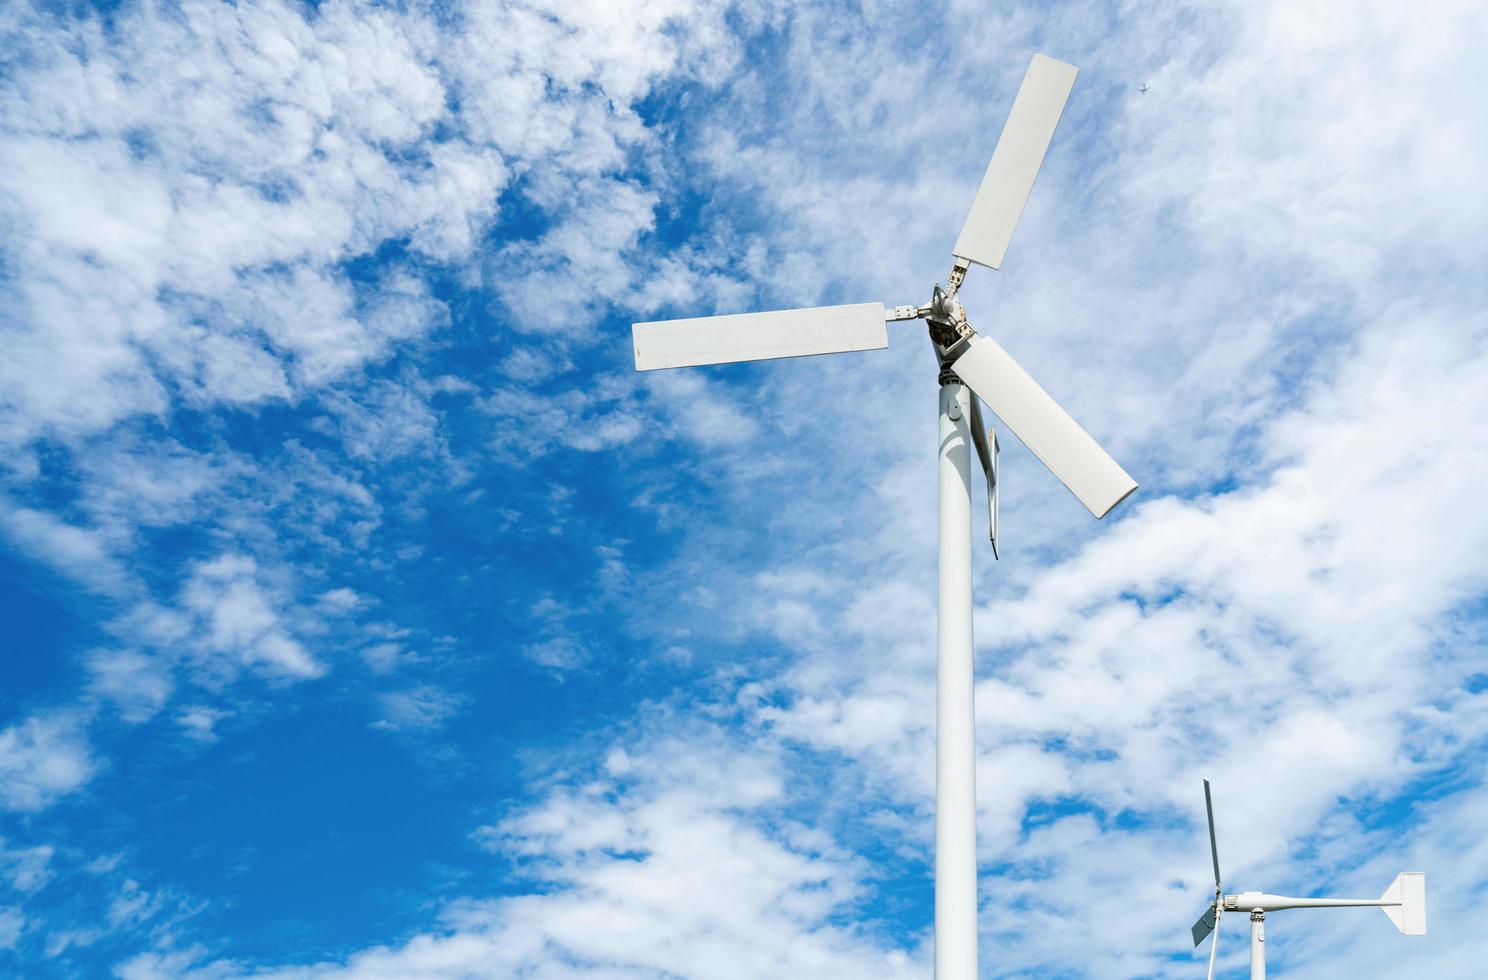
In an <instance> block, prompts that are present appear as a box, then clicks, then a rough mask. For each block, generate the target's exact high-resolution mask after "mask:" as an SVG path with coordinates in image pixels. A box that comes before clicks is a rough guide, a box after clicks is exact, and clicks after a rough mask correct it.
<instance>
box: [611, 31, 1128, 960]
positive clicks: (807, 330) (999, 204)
mask: <svg viewBox="0 0 1488 980" xmlns="http://www.w3.org/2000/svg"><path fill="white" fill-rule="evenodd" d="M1075 74H1076V70H1075V68H1074V67H1073V66H1072V65H1067V64H1065V63H1063V62H1061V61H1055V60H1054V59H1053V58H1049V57H1046V56H1044V55H1041V54H1036V55H1034V56H1033V62H1032V64H1030V65H1029V67H1028V73H1027V75H1025V76H1024V78H1023V84H1022V86H1021V87H1020V88H1019V89H1018V95H1017V97H1016V98H1015V99H1014V101H1013V108H1012V110H1011V112H1010V113H1009V114H1008V119H1007V122H1006V124H1005V125H1004V126H1003V130H1002V136H1001V137H1000V138H999V139H998V141H997V147H996V149H995V150H994V151H993V153H992V160H991V162H990V163H989V164H988V165H987V172H986V174H985V175H984V176H983V178H982V183H981V187H980V189H979V190H978V191H977V194H976V197H975V199H974V200H973V201H972V204H971V211H970V213H969V214H967V216H966V223H965V225H963V226H962V228H961V235H960V237H959V238H958V239H957V241H956V245H955V248H953V249H952V254H953V255H954V256H955V262H954V264H953V266H952V268H951V273H950V277H949V281H948V282H949V288H946V289H942V288H941V286H940V285H939V284H937V285H936V286H935V288H934V291H933V294H932V296H931V299H930V302H928V303H926V304H924V305H922V306H896V307H894V308H892V309H891V310H888V311H885V309H884V307H883V305H882V304H880V303H861V304H857V305H852V306H828V307H817V308H814V309H803V310H784V311H778V312H770V313H745V314H737V315H730V316H710V317H697V318H693V319H686V320H663V321H657V322H651V323H637V324H635V325H634V326H633V327H632V336H633V339H634V344H635V362H636V369H637V370H640V371H650V370H655V369H657V368H674V367H691V366H696V365H702V364H725V363H730V362H734V361H756V360H766V359H769V358H777V357H797V356H801V355H806V354H834V353H841V352H845V351H860V350H875V349H882V348H884V347H887V346H888V342H889V341H888V330H887V326H886V324H887V323H890V322H894V321H898V320H916V319H924V320H925V321H926V322H927V324H928V325H929V331H930V342H931V344H932V345H933V346H934V348H935V353H936V356H937V359H938V362H939V366H940V374H939V383H940V436H939V445H940V460H939V482H940V490H939V506H940V519H939V524H940V527H939V538H940V573H939V592H940V611H939V622H938V634H937V647H938V656H937V667H936V687H937V694H936V726H935V976H936V977H937V978H938V980H974V978H975V977H976V973H977V918H976V917H977V890H976V787H975V776H974V773H975V764H976V743H975V731H974V725H973V704H972V700H973V699H972V683H973V677H972V637H971V484H970V469H971V451H970V448H969V447H971V446H973V445H974V446H975V447H976V450H977V456H978V458H979V459H980V461H981V464H982V469H983V471H984V473H985V475H986V479H987V511H988V525H989V526H988V535H989V537H990V538H991V540H992V548H993V554H994V555H995V554H996V551H997V494H998V466H997V448H998V446H997V433H996V431H995V430H994V431H992V432H991V433H988V432H987V431H986V429H985V427H984V426H983V424H982V417H981V408H980V405H979V403H978V399H980V400H981V401H983V402H986V403H987V406H988V407H989V408H990V409H991V410H992V411H993V412H995V413H996V414H997V416H998V417H999V418H1000V419H1002V421H1003V423H1004V424H1006V425H1007V427H1008V428H1009V429H1011V430H1012V431H1013V433H1014V434H1016V435H1017V436H1018V438H1020V439H1022V440H1023V442H1024V443H1025V444H1026V445H1027V446H1028V448H1029V449H1031V450H1033V453H1034V455H1036V456H1037V457H1038V458H1039V459H1040V460H1041V461H1042V462H1043V463H1044V465H1045V466H1047V467H1048V468H1049V469H1050V470H1052V471H1053V473H1054V475H1055V476H1056V477H1058V478H1059V480H1060V481H1061V482H1063V483H1064V485H1065V486H1066V487H1068V488H1069V489H1070V491H1071V492H1072V493H1073V494H1074V495H1075V497H1077V498H1078V499H1079V501H1080V502H1081V503H1082V504H1084V505H1085V506H1086V507H1087V508H1089V510H1090V512H1091V513H1092V514H1093V515H1095V516H1096V517H1097V518H1100V517H1104V516H1105V515H1106V514H1107V513H1108V512H1109V511H1110V510H1111V508H1113V507H1115V506H1116V505H1117V504H1118V503H1120V502H1121V501H1122V500H1124V499H1126V497H1127V496H1129V495H1130V494H1131V493H1132V491H1134V490H1136V489H1137V484H1136V482H1135V481H1133V480H1132V478H1131V477H1130V476H1128V475H1127V473H1126V471H1125V470H1123V469H1122V468H1121V467H1120V466H1119V465H1117V463H1116V461H1115V460H1113V459H1112V458H1111V457H1110V456H1109V455H1107V454H1106V452H1105V450H1103V449H1102V448H1101V447H1100V446H1099V445H1097V444H1096V442H1095V440H1094V439H1092V438H1091V437H1090V436H1089V435H1088V434H1087V433H1086V432H1085V430H1084V429H1082V428H1080V426H1079V425H1078V424H1077V423H1076V422H1075V420H1074V419H1072V418H1070V416H1069V415H1068V414H1067V413H1066V412H1065V411H1064V409H1062V408H1060V407H1059V405H1058V404H1057V403H1056V402H1055V401H1054V399H1053V398H1051V397H1049V395H1048V393H1047V392H1045V391H1044V389H1043V388H1040V387H1039V385H1038V383H1037V382H1036V381H1034V380H1033V378H1031V377H1029V375H1028V372H1026V371H1024V370H1023V368H1022V367H1020V366H1019V365H1018V363H1017V362H1016V361H1014V360H1013V359H1012V357H1010V356H1009V355H1008V353H1007V352H1006V351H1004V350H1003V349H1002V347H1001V346H999V345H998V344H997V342H996V341H994V340H992V338H990V337H986V336H983V335H981V334H978V333H977V332H976V331H975V330H973V329H972V327H971V324H970V323H969V322H967V319H966V310H965V309H964V308H963V307H962V305H961V304H960V303H959V302H958V301H957V300H956V293H957V291H958V290H959V289H960V287H961V283H962V281H963V280H964V279H965V276H966V272H967V270H968V269H969V268H970V266H971V265H972V264H973V263H975V264H977V265H981V266H986V267H987V268H990V269H996V268H998V267H1000V266H1001V265H1002V261H1003V257H1004V255H1005V254H1006V252H1007V247H1008V243H1009V242H1010V241H1011V240H1012V237H1013V230H1014V229H1015V228H1016V227H1017V225H1018V219H1019V218H1020V217H1021V216H1022V214H1023V207H1024V205H1025V204H1026V203H1027V201H1028V195H1029V193H1030V191H1032V189H1033V182H1034V178H1035V177H1037V176H1038V171H1039V167H1040V166H1041V165H1042V164H1043V160H1044V154H1045V153H1046V152H1047V151H1048V149H1049V142H1050V140H1052V139H1053V137H1054V129H1055V127H1056V126H1057V125H1058V124H1059V117H1060V115H1061V114H1063V112H1064V106H1065V103H1066V102H1067V101H1068V100H1069V94H1070V91H1071V89H1073V88H1074V84H1075ZM968 387H969V388H970V389H971V391H972V392H975V396H976V397H973V396H972V395H971V394H970V393H968V391H967V388H968Z"/></svg>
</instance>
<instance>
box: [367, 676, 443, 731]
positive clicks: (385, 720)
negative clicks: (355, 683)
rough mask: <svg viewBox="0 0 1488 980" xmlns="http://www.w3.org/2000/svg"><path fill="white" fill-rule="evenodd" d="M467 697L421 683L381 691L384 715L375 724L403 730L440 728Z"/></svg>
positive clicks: (377, 726)
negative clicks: (394, 689) (400, 689)
mask: <svg viewBox="0 0 1488 980" xmlns="http://www.w3.org/2000/svg"><path fill="white" fill-rule="evenodd" d="M464 700H465V699H464V698H462V697H460V696H459V695H458V694H451V693H450V692H449V691H446V690H443V689H441V688H438V687H435V686H434V685H432V684H419V685H416V686H414V687H410V688H407V689H405V690H402V691H390V692H388V693H386V694H381V695H378V698H377V701H378V705H379V707H380V711H381V714H382V717H381V718H379V719H378V720H377V721H375V722H373V723H372V727H373V728H380V729H384V730H387V731H399V730H402V729H409V728H440V727H443V725H444V723H445V722H447V721H449V719H450V717H451V716H453V715H454V713H455V712H456V711H458V710H459V708H460V705H461V703H462V702H464Z"/></svg>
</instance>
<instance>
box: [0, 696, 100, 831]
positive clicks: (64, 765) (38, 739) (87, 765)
mask: <svg viewBox="0 0 1488 980" xmlns="http://www.w3.org/2000/svg"><path fill="white" fill-rule="evenodd" d="M85 724H86V719H84V718H82V717H80V716H78V715H77V714H73V713H68V712H53V713H50V714H34V715H31V716H30V717H28V718H26V719H25V720H24V721H19V722H16V723H15V724H12V725H10V726H9V727H7V728H5V729H0V803H3V804H4V806H5V808H6V809H8V810H19V811H22V812H28V811H34V810H41V809H43V808H45V807H47V806H49V805H50V804H51V803H52V802H53V801H54V800H55V799H56V798H57V797H59V796H61V795H63V794H64V793H70V792H71V791H73V790H75V789H77V788H78V787H79V786H81V785H82V784H83V783H85V782H87V781H88V779H89V778H90V777H92V775H93V773H94V772H95V771H96V769H97V768H98V763H97V762H96V761H95V760H94V758H93V754H92V750H91V748H90V747H89V744H88V739H87V734H86V730H85Z"/></svg>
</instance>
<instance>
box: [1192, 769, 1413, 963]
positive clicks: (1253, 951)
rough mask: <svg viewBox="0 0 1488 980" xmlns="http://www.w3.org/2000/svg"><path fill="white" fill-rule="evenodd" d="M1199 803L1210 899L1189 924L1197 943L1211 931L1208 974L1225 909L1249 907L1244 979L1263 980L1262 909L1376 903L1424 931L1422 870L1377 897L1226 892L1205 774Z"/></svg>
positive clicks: (1406, 926)
mask: <svg viewBox="0 0 1488 980" xmlns="http://www.w3.org/2000/svg"><path fill="white" fill-rule="evenodd" d="M1204 809H1205V810H1206V811H1207V812H1208V814H1209V855H1210V856H1211V857H1212V858H1213V859H1214V901H1212V902H1210V903H1209V908H1208V909H1207V910H1206V911H1205V912H1204V914H1203V915H1201V916H1199V921H1197V922H1195V923H1194V924H1193V930H1192V931H1193V941H1194V946H1195V947H1197V946H1198V945H1199V943H1202V942H1203V941H1204V939H1205V938H1206V937H1207V936H1208V935H1209V934H1210V933H1211V932H1212V933H1214V944H1213V945H1212V946H1210V947H1209V980H1214V957H1215V954H1216V953H1217V952H1218V951H1219V920H1220V918H1221V916H1223V915H1224V913H1226V912H1249V913H1250V980H1266V913H1267V912H1278V911H1280V910H1282V909H1336V908H1354V907H1358V906H1376V907H1378V908H1380V909H1383V910H1384V913H1385V914H1386V915H1388V916H1389V917H1390V921H1391V922H1393V923H1395V928H1396V929H1399V930H1400V932H1401V933H1402V934H1403V935H1406V936H1424V935H1426V875H1425V874H1424V873H1423V872H1420V871H1402V872H1401V873H1400V874H1398V875H1396V876H1395V880H1394V881H1392V882H1390V887H1389V888H1386V889H1385V893H1384V894H1383V895H1381V896H1380V897H1379V898H1375V899H1370V898H1288V897H1287V896H1285V895H1268V894H1266V893H1265V892H1239V893H1238V894H1232V895H1226V894H1225V892H1224V886H1223V885H1222V884H1220V876H1219V845H1218V844H1217V843H1216V842H1215V837H1214V798H1213V796H1211V795H1210V792H1209V780H1207V779H1206V780H1204Z"/></svg>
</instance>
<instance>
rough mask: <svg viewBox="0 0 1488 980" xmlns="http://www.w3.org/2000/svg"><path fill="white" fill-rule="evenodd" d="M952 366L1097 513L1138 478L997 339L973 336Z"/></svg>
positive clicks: (1112, 503) (1103, 512)
mask: <svg viewBox="0 0 1488 980" xmlns="http://www.w3.org/2000/svg"><path fill="white" fill-rule="evenodd" d="M951 368H952V370H954V371H955V372H956V375H957V376H958V377H960V379H961V380H962V381H964V382H966V384H967V385H969V386H970V387H971V390H972V391H974V392H976V394H977V395H978V396H979V397H980V398H981V399H982V401H984V402H986V403H987V407H988V408H990V409H991V410H992V411H993V412H995V413H997V417H998V418H1000V419H1002V421H1003V423H1004V424H1005V425H1007V427H1008V428H1009V429H1012V430H1013V435H1015V436H1017V437H1018V438H1019V439H1022V440H1023V442H1024V444H1025V445H1027V446H1028V448H1029V449H1031V450H1033V454H1034V455H1035V456H1037V457H1038V458H1039V459H1040V460H1041V461H1042V462H1043V464H1044V465H1045V466H1047V467H1048V468H1049V469H1050V470H1051V471H1053V473H1054V475H1055V476H1057V477H1058V478H1059V480H1060V482H1061V483H1063V484H1064V485H1065V486H1066V487H1068V488H1069V489H1070V492H1071V493H1073V494H1074V495H1075V496H1076V497H1077V498H1079V500H1080V503H1082V504H1084V505H1085V506H1086V507H1087V508H1089V510H1090V513H1092V514H1094V515H1095V516H1096V517H1098V518H1099V517H1105V516H1106V514H1107V513H1108V512H1109V511H1110V510H1111V508H1112V507H1115V506H1116V505H1117V504H1119V503H1121V501H1123V500H1125V499H1126V498H1127V497H1128V496H1130V495H1131V493H1132V491H1134V490H1136V489H1137V482H1136V481H1135V480H1133V479H1132V478H1131V476H1130V475H1129V474H1128V473H1127V472H1126V470H1124V469H1122V468H1121V466H1120V465H1119V464H1118V463H1117V462H1116V461H1115V460H1114V459H1112V458H1111V457H1110V455H1108V454H1107V453H1106V451H1105V450H1104V449H1102V448H1101V447H1100V445H1099V443H1097V442H1096V441H1095V440H1094V439H1092V438H1090V433H1088V432H1086V431H1085V430H1084V429H1082V428H1080V424H1079V423H1078V422H1076V421H1075V420H1074V419H1072V418H1070V416H1069V413H1068V412H1066V411H1065V410H1064V409H1062V408H1060V407H1059V403H1058V402H1056V401H1055V400H1054V399H1053V398H1051V397H1049V393H1048V392H1047V391H1045V390H1044V389H1043V388H1040V387H1039V384H1038V382H1037V381H1034V380H1033V378H1032V377H1030V376H1029V374H1028V372H1027V371H1025V370H1023V368H1022V367H1021V366H1019V364H1018V362H1017V361H1015V360H1013V359H1012V357H1010V356H1009V355H1008V352H1007V351H1005V350H1003V349H1002V347H1001V346H999V345H998V343H997V342H996V341H995V340H992V339H991V338H990V337H983V336H980V335H974V336H972V337H971V338H970V340H969V343H968V346H967V348H966V352H965V353H964V354H962V355H961V356H960V357H958V358H957V359H956V361H955V363H954V364H953V365H951Z"/></svg>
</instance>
